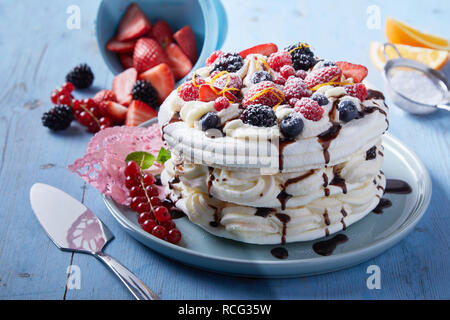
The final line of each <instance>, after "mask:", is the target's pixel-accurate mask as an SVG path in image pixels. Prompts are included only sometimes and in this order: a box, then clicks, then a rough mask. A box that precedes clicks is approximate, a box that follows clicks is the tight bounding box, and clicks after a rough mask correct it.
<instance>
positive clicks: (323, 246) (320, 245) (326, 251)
mask: <svg viewBox="0 0 450 320" xmlns="http://www.w3.org/2000/svg"><path fill="white" fill-rule="evenodd" d="M347 241H348V237H347V236H346V235H345V234H342V233H340V234H337V235H335V236H334V237H333V238H331V239H329V240H324V241H319V242H316V243H314V244H313V250H314V252H315V253H317V254H320V255H321V256H329V255H331V254H332V253H333V251H334V250H335V249H336V247H337V246H338V245H339V244H341V243H345V242H347Z"/></svg>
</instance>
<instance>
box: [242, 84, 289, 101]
mask: <svg viewBox="0 0 450 320" xmlns="http://www.w3.org/2000/svg"><path fill="white" fill-rule="evenodd" d="M283 101H284V95H283V92H281V91H280V90H279V89H278V88H277V86H276V85H275V83H273V82H270V81H262V82H259V83H257V84H255V85H253V86H251V87H250V90H248V92H247V93H246V95H245V97H244V100H243V101H242V105H243V106H244V108H245V107H247V106H249V105H252V104H263V105H266V106H269V107H274V106H276V105H277V104H279V103H281V102H283Z"/></svg>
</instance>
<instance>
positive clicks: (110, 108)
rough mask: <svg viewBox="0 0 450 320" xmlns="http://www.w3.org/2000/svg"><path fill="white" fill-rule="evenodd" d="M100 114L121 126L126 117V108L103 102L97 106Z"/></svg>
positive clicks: (110, 102) (115, 103)
mask: <svg viewBox="0 0 450 320" xmlns="http://www.w3.org/2000/svg"><path fill="white" fill-rule="evenodd" d="M99 108H100V112H102V114H103V115H104V116H107V117H109V118H111V120H113V121H114V123H115V124H123V123H124V122H125V119H126V117H127V111H128V108H127V107H124V106H122V105H121V104H118V103H117V102H114V101H103V102H102V103H100V105H99Z"/></svg>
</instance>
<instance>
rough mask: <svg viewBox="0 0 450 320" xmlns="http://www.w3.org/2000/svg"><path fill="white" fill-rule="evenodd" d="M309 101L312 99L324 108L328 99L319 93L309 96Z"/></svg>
mask: <svg viewBox="0 0 450 320" xmlns="http://www.w3.org/2000/svg"><path fill="white" fill-rule="evenodd" d="M311 99H313V100H314V101H317V103H318V104H319V106H321V107H322V106H326V105H327V104H328V103H329V102H330V101H329V100H328V98H327V97H326V96H324V95H323V94H321V93H318V92H316V93H314V94H313V95H312V96H311Z"/></svg>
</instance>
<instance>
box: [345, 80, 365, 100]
mask: <svg viewBox="0 0 450 320" xmlns="http://www.w3.org/2000/svg"><path fill="white" fill-rule="evenodd" d="M344 89H345V91H347V94H348V95H349V96H352V97H355V98H358V99H359V100H361V101H364V100H366V98H367V95H368V93H367V88H366V86H365V85H364V84H363V83H356V84H354V85H347V86H344Z"/></svg>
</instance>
